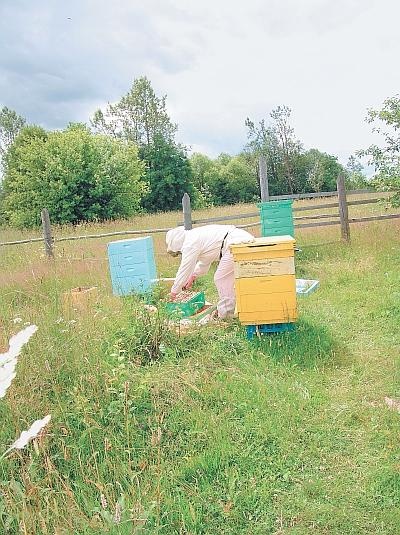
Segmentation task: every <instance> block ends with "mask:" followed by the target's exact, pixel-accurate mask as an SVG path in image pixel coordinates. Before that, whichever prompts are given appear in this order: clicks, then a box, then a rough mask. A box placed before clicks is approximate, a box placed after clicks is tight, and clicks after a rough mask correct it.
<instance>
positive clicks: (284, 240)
mask: <svg viewBox="0 0 400 535" xmlns="http://www.w3.org/2000/svg"><path fill="white" fill-rule="evenodd" d="M295 243H296V240H295V239H294V238H293V237H292V236H267V237H264V238H255V240H254V241H252V242H247V243H237V244H235V245H231V249H232V250H235V251H237V250H240V249H247V248H248V247H272V246H274V245H287V246H291V247H294V245H295Z"/></svg>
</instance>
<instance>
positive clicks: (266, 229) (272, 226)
mask: <svg viewBox="0 0 400 535" xmlns="http://www.w3.org/2000/svg"><path fill="white" fill-rule="evenodd" d="M292 204H293V201H292V200H284V201H271V202H262V203H259V204H258V208H259V210H260V220H261V235H262V236H294V223H293V209H292Z"/></svg>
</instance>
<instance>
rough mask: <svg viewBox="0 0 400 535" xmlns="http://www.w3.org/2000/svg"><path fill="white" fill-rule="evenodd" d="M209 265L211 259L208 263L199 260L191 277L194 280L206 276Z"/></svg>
mask: <svg viewBox="0 0 400 535" xmlns="http://www.w3.org/2000/svg"><path fill="white" fill-rule="evenodd" d="M211 264H212V259H211V260H210V261H209V262H208V261H207V260H199V261H198V262H197V264H196V267H195V269H194V272H193V275H194V276H195V277H196V279H197V277H200V276H201V275H206V274H207V273H208V270H209V269H210V266H211Z"/></svg>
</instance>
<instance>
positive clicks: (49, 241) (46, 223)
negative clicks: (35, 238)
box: [42, 208, 54, 258]
mask: <svg viewBox="0 0 400 535" xmlns="http://www.w3.org/2000/svg"><path fill="white" fill-rule="evenodd" d="M42 227H43V240H44V249H45V251H46V255H47V256H48V258H53V256H54V254H53V236H52V235H51V225H50V216H49V211H48V210H47V208H43V210H42Z"/></svg>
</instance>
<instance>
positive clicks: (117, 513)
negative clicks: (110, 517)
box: [114, 502, 122, 524]
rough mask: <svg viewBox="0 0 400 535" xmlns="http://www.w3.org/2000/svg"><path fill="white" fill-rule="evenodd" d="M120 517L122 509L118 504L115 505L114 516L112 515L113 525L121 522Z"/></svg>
mask: <svg viewBox="0 0 400 535" xmlns="http://www.w3.org/2000/svg"><path fill="white" fill-rule="evenodd" d="M121 516H122V507H121V504H120V503H119V502H117V503H116V504H115V514H114V522H115V524H119V523H120V522H121Z"/></svg>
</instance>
